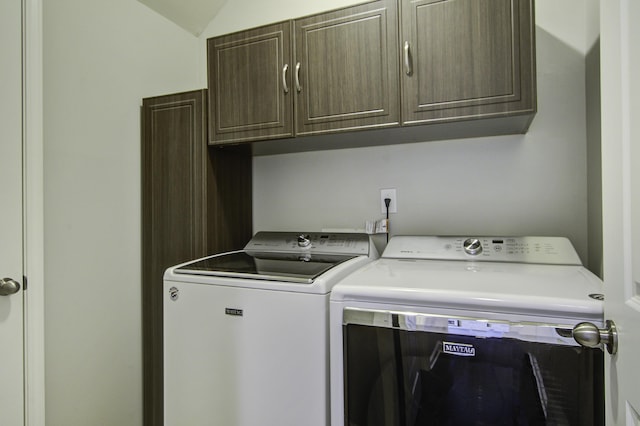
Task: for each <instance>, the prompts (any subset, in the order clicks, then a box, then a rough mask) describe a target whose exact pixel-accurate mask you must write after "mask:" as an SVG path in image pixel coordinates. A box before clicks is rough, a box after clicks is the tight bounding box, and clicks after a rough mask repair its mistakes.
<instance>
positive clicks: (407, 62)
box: [404, 41, 413, 75]
mask: <svg viewBox="0 0 640 426" xmlns="http://www.w3.org/2000/svg"><path fill="white" fill-rule="evenodd" d="M409 50H410V47H409V42H408V41H405V42H404V72H405V73H406V74H407V75H411V74H412V72H413V70H412V69H411V53H410V52H409Z"/></svg>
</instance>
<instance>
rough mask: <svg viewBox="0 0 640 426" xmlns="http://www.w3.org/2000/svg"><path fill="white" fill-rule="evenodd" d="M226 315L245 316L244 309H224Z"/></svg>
mask: <svg viewBox="0 0 640 426" xmlns="http://www.w3.org/2000/svg"><path fill="white" fill-rule="evenodd" d="M224 313H225V314H227V315H231V316H234V317H241V316H242V315H243V312H242V309H236V308H224Z"/></svg>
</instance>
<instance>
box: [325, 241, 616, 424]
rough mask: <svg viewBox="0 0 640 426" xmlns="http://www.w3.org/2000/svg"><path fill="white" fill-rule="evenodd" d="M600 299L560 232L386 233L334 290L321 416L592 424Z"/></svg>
mask: <svg viewBox="0 0 640 426" xmlns="http://www.w3.org/2000/svg"><path fill="white" fill-rule="evenodd" d="M602 293H603V288H602V282H601V281H600V279H598V278H597V277H596V276H594V275H593V274H592V273H590V272H589V271H588V270H586V269H585V268H584V267H583V266H582V264H581V262H580V259H579V257H578V256H577V254H576V252H575V250H574V248H573V246H572V245H571V243H570V242H569V241H568V240H567V239H565V238H552V237H486V238H464V237H462V238H461V237H403V236H396V237H393V238H392V239H391V240H390V242H389V244H388V245H387V247H386V249H385V250H384V252H383V254H382V256H381V258H380V259H378V260H376V261H374V262H372V263H370V264H368V265H365V266H364V267H363V268H361V269H359V270H358V271H356V272H354V273H353V274H351V275H349V276H348V277H346V278H345V279H344V280H343V281H342V282H341V283H339V284H338V285H337V286H335V287H334V289H333V292H332V295H331V302H330V305H331V306H330V311H331V312H330V316H331V330H330V332H331V417H332V422H331V424H332V426H343V425H346V426H357V425H367V426H378V425H379V426H382V425H384V426H409V425H411V426H414V425H431V424H434V425H465V426H468V425H507V424H508V425H533V424H535V425H559V424H562V425H580V426H584V425H602V424H604V392H603V352H602V349H601V348H598V347H596V348H585V347H582V346H580V345H579V344H578V343H577V342H576V341H575V339H574V338H573V329H574V327H575V326H576V325H578V324H579V323H583V322H589V323H592V324H594V325H595V326H597V327H599V328H601V327H602V326H603V302H602V299H603V295H602Z"/></svg>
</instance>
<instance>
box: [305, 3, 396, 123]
mask: <svg viewBox="0 0 640 426" xmlns="http://www.w3.org/2000/svg"><path fill="white" fill-rule="evenodd" d="M397 22H398V14H397V5H396V0H384V1H375V2H371V3H366V4H364V5H360V6H355V7H350V8H347V9H341V10H337V11H333V12H329V13H324V14H320V15H314V16H310V17H307V18H303V19H298V20H296V21H295V22H294V27H295V31H294V38H295V60H294V62H295V74H294V76H295V82H294V85H295V88H296V99H295V129H296V135H309V134H318V133H328V132H333V131H336V130H349V129H361V128H370V127H384V126H392V125H398V124H399V123H400V96H399V89H398V77H397V75H398V74H397V73H398V71H397V70H398V31H397V25H398V24H397Z"/></svg>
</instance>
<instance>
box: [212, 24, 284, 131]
mask: <svg viewBox="0 0 640 426" xmlns="http://www.w3.org/2000/svg"><path fill="white" fill-rule="evenodd" d="M291 57H292V55H291V22H289V21H287V22H282V23H278V24H274V25H269V26H265V27H260V28H255V29H252V30H248V31H242V32H239V33H234V34H229V35H225V36H222V37H217V38H212V39H209V40H207V58H208V70H209V73H208V78H209V111H210V113H209V138H210V142H211V143H238V142H245V141H252V140H260V139H277V138H285V137H290V136H293V92H292V91H291V87H290V79H291V75H290V74H291Z"/></svg>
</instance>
